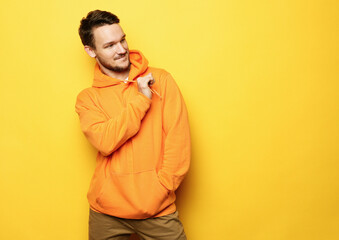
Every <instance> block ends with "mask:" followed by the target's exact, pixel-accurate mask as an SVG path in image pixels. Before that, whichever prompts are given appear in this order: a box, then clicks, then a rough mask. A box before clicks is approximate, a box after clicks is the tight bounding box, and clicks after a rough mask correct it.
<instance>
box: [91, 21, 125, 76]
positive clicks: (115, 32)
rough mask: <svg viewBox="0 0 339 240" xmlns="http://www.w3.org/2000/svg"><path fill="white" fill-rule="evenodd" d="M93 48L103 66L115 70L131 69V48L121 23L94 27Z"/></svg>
mask: <svg viewBox="0 0 339 240" xmlns="http://www.w3.org/2000/svg"><path fill="white" fill-rule="evenodd" d="M93 37H94V45H95V48H96V49H92V50H93V52H94V53H95V55H96V56H95V57H96V59H97V61H98V62H99V64H100V65H101V67H102V66H103V67H105V68H107V69H109V70H111V71H114V72H124V71H127V70H129V67H130V61H129V49H128V45H127V41H126V39H125V37H126V35H125V33H124V31H123V30H122V28H121V27H120V25H119V24H112V25H104V26H100V27H97V28H94V29H93Z"/></svg>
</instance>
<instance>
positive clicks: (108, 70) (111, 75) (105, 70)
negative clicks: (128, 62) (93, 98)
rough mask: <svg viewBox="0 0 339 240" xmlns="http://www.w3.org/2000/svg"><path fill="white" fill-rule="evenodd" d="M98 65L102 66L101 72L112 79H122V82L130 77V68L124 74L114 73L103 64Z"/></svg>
mask: <svg viewBox="0 0 339 240" xmlns="http://www.w3.org/2000/svg"><path fill="white" fill-rule="evenodd" d="M98 64H99V66H100V70H101V71H102V73H104V74H106V75H107V76H110V77H112V78H116V79H120V80H125V79H126V78H127V77H128V74H129V71H130V68H128V69H127V70H126V71H123V72H114V71H112V70H110V69H107V68H105V67H104V66H102V64H101V63H100V62H99V61H98Z"/></svg>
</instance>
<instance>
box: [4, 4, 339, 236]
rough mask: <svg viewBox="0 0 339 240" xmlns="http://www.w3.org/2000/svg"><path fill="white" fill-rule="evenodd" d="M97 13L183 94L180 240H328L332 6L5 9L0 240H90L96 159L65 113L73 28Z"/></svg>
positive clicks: (74, 81) (76, 55)
mask: <svg viewBox="0 0 339 240" xmlns="http://www.w3.org/2000/svg"><path fill="white" fill-rule="evenodd" d="M94 9H102V10H108V11H112V12H114V13H116V14H117V15H118V16H119V17H120V19H121V26H122V27H123V28H124V30H125V32H126V33H127V39H128V41H129V45H130V48H136V49H139V50H141V51H142V52H143V53H144V54H145V56H146V57H147V58H148V59H149V61H150V64H151V65H153V66H157V67H161V68H165V69H167V70H168V71H169V72H171V73H172V74H173V76H174V77H175V79H176V80H177V83H178V85H179V86H180V88H181V90H182V93H183V95H184V98H185V100H186V103H187V106H188V109H189V114H190V123H191V130H192V147H193V157H192V165H191V170H190V173H189V175H188V176H187V178H186V180H185V181H184V183H183V185H182V186H181V188H180V189H179V190H178V202H177V203H178V208H179V213H180V217H181V219H182V222H183V223H184V226H185V230H186V233H187V236H188V238H189V239H190V240H199V239H201V240H206V239H228V240H266V239H267V240H280V239H281V240H303V239H305V240H306V239H307V240H315V239H316V240H332V239H333V240H334V239H339V227H338V226H339V207H338V202H339V161H338V160H339V150H338V147H339V146H338V145H339V126H338V122H339V105H338V103H339V93H338V92H339V83H338V79H339V70H338V63H339V61H338V55H339V51H338V50H339V49H338V42H339V36H338V35H339V34H338V21H339V2H338V1H335V0H324V1H316V0H308V1H307V0H301V1H292V0H285V1H274V0H257V1H251V0H247V1H246V0H237V1H236V0H232V1H222V0H209V1H196V0H195V1H194V0H189V1H180V0H171V1H138V0H133V1H127V0H114V1H108V0H104V1H93V0H91V1H89V0H86V1H84V0H82V1H80V0H73V1H69V0H68V1H65V0H60V1H42V0H40V1H38V0H33V1H18V0H12V1H5V2H2V4H1V9H0V12H1V15H0V24H1V37H0V41H1V42H0V43H1V44H0V46H1V60H0V61H1V70H0V74H1V75H0V80H1V86H0V104H1V108H0V109H1V112H0V114H1V115H0V121H1V129H0V131H1V132H0V144H1V152H0V193H1V199H0V229H1V230H0V239H6V240H17V239H27V240H40V239H41V240H45V239H49V240H60V239H62V240H82V239H86V238H87V221H88V220H87V217H88V205H87V199H86V193H87V189H88V186H89V181H90V178H91V175H92V172H93V168H94V164H95V151H94V149H93V148H92V147H91V146H90V144H89V143H88V142H87V140H86V139H85V137H84V136H83V134H82V133H81V130H80V127H79V122H78V116H77V115H76V113H75V111H74V104H75V98H76V95H77V94H78V93H79V92H80V91H81V90H82V89H84V88H86V87H88V86H90V85H91V82H92V74H93V65H94V61H93V60H92V59H90V58H89V57H88V56H87V55H86V53H85V52H84V51H83V48H82V45H81V42H80V39H79V37H78V35H77V28H78V25H79V21H80V19H81V18H82V17H83V16H85V15H86V14H87V12H88V11H90V10H94Z"/></svg>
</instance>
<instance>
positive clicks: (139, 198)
mask: <svg viewBox="0 0 339 240" xmlns="http://www.w3.org/2000/svg"><path fill="white" fill-rule="evenodd" d="M168 197H169V191H168V190H167V189H166V188H165V187H164V186H163V185H162V184H161V183H160V181H159V178H158V174H157V172H156V171H155V170H150V171H144V172H140V173H133V174H116V173H111V174H110V175H108V176H107V177H106V178H105V181H104V184H103V187H102V189H101V191H100V194H99V196H98V198H97V203H98V204H99V206H100V207H101V208H102V209H104V210H105V212H111V213H114V216H117V217H121V218H134V219H143V218H148V217H151V216H154V215H156V214H157V213H159V212H160V211H161V210H163V209H164V208H166V207H167V205H166V204H164V202H165V201H166V200H167V198H168Z"/></svg>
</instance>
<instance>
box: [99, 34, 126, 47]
mask: <svg viewBox="0 0 339 240" xmlns="http://www.w3.org/2000/svg"><path fill="white" fill-rule="evenodd" d="M125 37H126V34H124V35H123V36H122V37H121V39H120V40H119V41H110V42H107V43H104V44H103V46H104V47H105V46H107V45H110V44H116V43H117V42H120V41H121V40H122V39H124V38H125Z"/></svg>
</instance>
